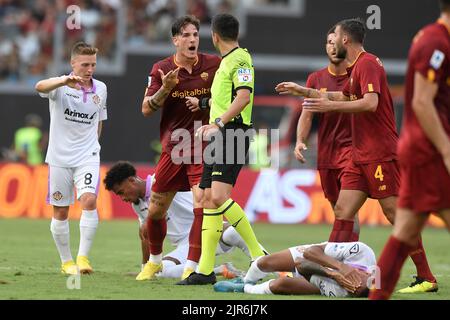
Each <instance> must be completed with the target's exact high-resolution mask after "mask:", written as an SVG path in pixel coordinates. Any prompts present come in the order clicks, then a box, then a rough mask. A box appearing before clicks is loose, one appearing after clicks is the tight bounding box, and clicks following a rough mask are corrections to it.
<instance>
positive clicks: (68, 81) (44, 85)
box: [34, 75, 82, 93]
mask: <svg viewBox="0 0 450 320" xmlns="http://www.w3.org/2000/svg"><path fill="white" fill-rule="evenodd" d="M81 82H82V78H81V77H79V76H75V75H68V76H61V77H54V78H48V79H45V80H41V81H39V82H38V83H36V85H35V87H34V88H35V89H36V91H38V92H41V93H49V92H50V91H52V90H55V89H56V88H59V87H62V86H66V85H67V86H69V87H71V88H74V89H80V84H81Z"/></svg>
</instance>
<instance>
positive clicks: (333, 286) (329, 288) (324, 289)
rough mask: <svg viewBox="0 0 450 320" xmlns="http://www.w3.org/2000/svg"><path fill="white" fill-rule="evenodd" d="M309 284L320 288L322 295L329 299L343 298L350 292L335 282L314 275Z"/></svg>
mask: <svg viewBox="0 0 450 320" xmlns="http://www.w3.org/2000/svg"><path fill="white" fill-rule="evenodd" d="M309 282H310V283H311V284H312V285H314V286H316V287H317V288H319V290H320V294H321V295H323V296H327V297H337V298H343V297H347V296H348V291H347V290H345V289H344V288H343V287H341V286H340V285H339V284H338V283H337V282H336V281H335V280H333V279H330V278H327V277H322V276H317V275H313V276H311V279H310V280H309Z"/></svg>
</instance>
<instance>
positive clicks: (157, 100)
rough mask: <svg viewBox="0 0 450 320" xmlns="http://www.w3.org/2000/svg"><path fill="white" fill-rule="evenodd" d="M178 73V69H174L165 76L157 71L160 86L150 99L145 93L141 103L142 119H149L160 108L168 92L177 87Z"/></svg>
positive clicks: (159, 70) (160, 71)
mask: <svg viewBox="0 0 450 320" xmlns="http://www.w3.org/2000/svg"><path fill="white" fill-rule="evenodd" d="M178 71H180V68H176V69H175V70H170V71H169V72H167V73H166V74H164V72H163V71H162V70H161V69H158V72H159V74H160V75H161V82H162V86H161V88H159V90H158V91H156V93H155V94H154V95H152V96H151V97H148V96H147V90H148V88H147V90H146V91H145V95H144V100H143V101H142V108H141V109H142V114H143V115H144V117H149V116H151V115H152V114H153V113H155V112H156V111H158V109H159V108H161V107H162V106H163V104H164V101H166V99H167V97H168V96H169V94H170V92H171V91H172V89H173V88H175V86H176V85H177V80H178Z"/></svg>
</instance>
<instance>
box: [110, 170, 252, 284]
mask: <svg viewBox="0 0 450 320" xmlns="http://www.w3.org/2000/svg"><path fill="white" fill-rule="evenodd" d="M103 182H104V184H105V187H106V189H107V190H109V191H112V192H114V193H115V194H116V195H118V196H119V197H120V198H121V199H122V200H123V201H125V202H129V203H131V205H132V207H133V210H134V211H135V212H136V214H137V216H138V219H139V225H140V227H139V237H140V239H141V247H142V264H143V266H144V265H145V264H146V263H147V262H148V260H149V252H150V251H149V246H148V236H147V232H146V223H145V222H146V219H147V215H148V210H147V209H148V202H149V200H150V196H151V187H152V183H153V182H154V176H153V175H148V176H147V178H146V179H145V180H144V179H141V178H140V177H138V176H137V175H136V169H135V168H134V167H133V165H132V164H131V163H129V162H118V163H116V164H115V165H114V166H113V167H112V168H111V169H110V170H109V171H108V172H107V174H106V177H105V179H104V181H103ZM192 208H193V203H192V192H190V191H189V192H179V193H177V194H176V195H175V197H174V199H173V201H172V204H171V205H170V207H169V209H168V210H167V214H166V219H165V227H166V228H167V237H168V238H169V240H170V241H171V243H172V245H173V246H175V247H176V249H175V250H173V251H172V252H170V253H168V254H167V255H165V256H164V257H163V269H162V272H161V273H160V276H161V277H168V278H179V277H181V275H182V273H183V267H184V265H185V263H186V261H187V255H188V251H189V231H190V229H191V225H192V222H193V220H194V216H193V213H192ZM235 247H237V248H239V249H241V250H242V251H243V252H244V253H245V254H246V255H247V256H248V257H250V254H249V251H248V248H247V246H246V245H245V242H244V240H242V238H241V237H240V235H239V234H238V233H237V232H236V230H235V229H234V228H233V227H232V226H230V225H229V224H228V223H224V232H223V234H222V237H221V238H220V241H219V244H218V246H217V249H216V254H223V253H228V252H231V250H233V249H234V248H235ZM214 271H215V273H216V274H219V275H223V276H225V277H227V278H233V277H235V276H236V275H237V274H238V273H239V272H238V270H235V269H234V268H233V266H232V265H231V264H229V263H226V264H224V265H221V266H219V267H217V268H215V269H214ZM138 278H139V277H138ZM138 278H137V279H138Z"/></svg>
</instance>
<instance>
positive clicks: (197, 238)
mask: <svg viewBox="0 0 450 320" xmlns="http://www.w3.org/2000/svg"><path fill="white" fill-rule="evenodd" d="M202 223H203V208H194V221H193V222H192V226H191V231H190V232H189V253H188V257H187V259H188V260H191V261H194V262H198V261H199V260H200V254H201V253H202Z"/></svg>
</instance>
